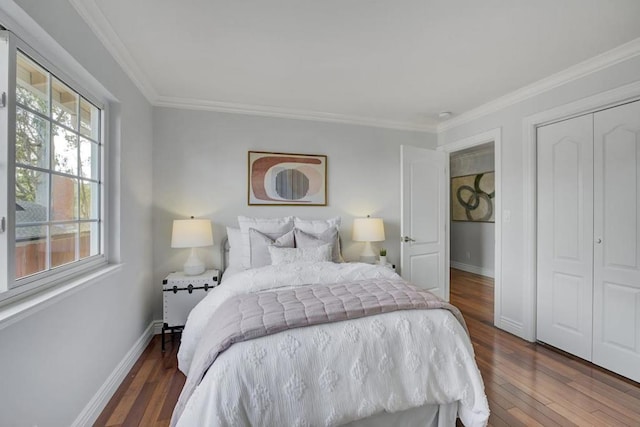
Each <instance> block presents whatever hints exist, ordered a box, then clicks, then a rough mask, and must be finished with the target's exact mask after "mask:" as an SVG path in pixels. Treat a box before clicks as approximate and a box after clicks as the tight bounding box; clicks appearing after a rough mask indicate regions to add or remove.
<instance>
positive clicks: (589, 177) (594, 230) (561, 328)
mask: <svg viewBox="0 0 640 427" xmlns="http://www.w3.org/2000/svg"><path fill="white" fill-rule="evenodd" d="M537 150H538V153H537V155H538V159H537V163H538V171H537V176H538V178H537V179H538V181H537V208H538V212H537V235H538V241H537V248H538V249H537V339H538V340H539V341H542V342H545V343H547V344H549V345H552V346H554V347H557V348H559V349H561V350H564V351H566V352H569V353H572V354H575V355H576V356H579V357H581V358H583V359H585V360H588V361H591V362H593V363H594V364H596V365H599V366H602V367H604V368H606V369H609V370H612V371H614V372H617V373H619V374H621V375H624V376H626V377H628V378H631V379H633V380H635V381H640V101H636V102H633V103H629V104H624V105H620V106H617V107H613V108H609V109H606V110H602V111H598V112H595V113H591V114H587V115H583V116H580V117H576V118H572V119H569V120H565V121H562V122H557V123H553V124H549V125H546V126H541V127H539V128H538V131H537Z"/></svg>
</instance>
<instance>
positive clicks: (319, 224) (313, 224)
mask: <svg viewBox="0 0 640 427" xmlns="http://www.w3.org/2000/svg"><path fill="white" fill-rule="evenodd" d="M293 221H294V225H295V227H296V228H297V229H299V230H302V231H304V232H305V233H315V234H318V233H322V232H324V231H326V230H328V229H329V228H331V227H336V228H337V229H338V230H340V223H341V222H342V220H341V218H340V217H339V216H337V217H335V218H329V219H302V218H298V217H295V218H294V220H293Z"/></svg>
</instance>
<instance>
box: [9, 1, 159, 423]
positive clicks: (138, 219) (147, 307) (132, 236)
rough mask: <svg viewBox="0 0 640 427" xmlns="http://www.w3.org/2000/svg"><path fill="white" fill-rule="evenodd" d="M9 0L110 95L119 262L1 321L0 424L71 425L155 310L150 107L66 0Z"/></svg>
mask: <svg viewBox="0 0 640 427" xmlns="http://www.w3.org/2000/svg"><path fill="white" fill-rule="evenodd" d="M17 3H18V4H19V5H20V6H21V7H22V8H23V9H24V10H25V11H26V12H27V13H28V14H29V15H31V17H33V19H35V21H36V22H37V23H38V24H39V25H40V26H41V27H42V28H43V29H44V30H45V31H47V32H48V33H49V34H50V35H51V36H53V38H54V39H56V40H57V42H58V43H59V44H60V45H62V47H64V48H65V49H66V50H67V51H68V52H69V53H70V54H71V55H72V56H73V57H74V58H75V59H76V60H77V61H78V62H79V63H80V64H81V65H83V66H84V67H85V68H86V70H88V71H89V73H90V74H92V75H93V76H94V77H95V78H96V79H97V80H98V81H99V82H100V83H101V84H102V85H103V86H104V88H106V90H108V91H109V92H110V94H111V95H112V97H113V99H114V101H113V103H112V105H111V107H112V108H111V110H110V112H111V113H112V117H111V119H112V123H110V125H109V128H110V130H111V131H112V132H111V135H110V136H111V139H110V140H109V141H107V143H110V144H112V146H111V148H112V149H114V150H112V155H113V158H112V159H111V161H112V166H113V167H114V172H115V173H116V175H115V176H114V178H115V182H118V181H119V182H120V185H119V188H118V186H114V187H112V190H113V193H112V194H111V196H112V197H113V196H115V199H114V200H113V201H114V202H115V203H114V204H113V207H114V208H115V211H116V212H115V213H116V217H117V219H119V220H120V228H119V230H116V232H117V234H118V235H119V236H120V237H121V239H120V241H119V244H118V248H119V249H118V250H117V251H116V254H118V253H119V258H120V260H121V262H122V263H123V265H122V268H121V269H119V270H118V271H116V272H115V273H113V274H111V275H109V276H106V277H103V278H102V279H100V280H97V281H94V282H93V283H90V284H89V285H88V286H87V287H85V288H83V289H82V290H80V291H78V292H76V293H74V294H72V295H70V296H68V297H66V298H64V299H62V300H60V301H58V302H56V303H54V304H52V305H50V306H47V307H46V308H44V309H42V310H41V311H38V312H37V313H35V314H32V315H30V316H29V317H26V318H24V319H22V320H20V321H18V322H16V323H13V324H10V325H8V326H6V327H4V328H3V329H0V343H1V344H0V384H1V386H0V425H2V426H12V427H17V426H28V427H32V426H34V425H38V426H40V427H45V426H70V425H71V424H72V423H73V422H74V420H75V419H76V417H78V415H79V414H80V413H81V411H82V410H83V408H85V406H86V405H87V403H88V402H89V401H90V399H91V398H92V397H93V396H94V395H95V394H96V392H97V391H98V390H99V388H100V387H101V386H102V385H103V383H104V382H105V380H106V379H107V378H108V377H109V375H110V374H111V373H112V371H113V370H114V368H115V367H116V366H117V365H118V364H119V363H120V362H121V360H122V359H123V357H124V356H125V354H126V353H127V352H128V351H129V350H130V349H131V348H132V346H133V345H134V343H135V342H136V340H137V339H138V338H139V337H141V336H142V334H143V332H144V331H145V330H146V329H147V327H148V326H149V325H150V323H151V321H152V320H153V319H154V318H157V316H158V307H157V305H158V295H159V294H160V291H159V289H160V286H159V285H157V284H156V283H154V282H153V281H152V277H151V263H152V262H151V247H152V244H153V243H152V234H151V187H152V186H151V155H150V153H151V149H152V128H151V125H152V109H151V107H150V105H149V103H148V102H147V101H146V100H145V99H144V98H143V97H142V96H141V94H140V92H139V91H138V89H137V88H136V87H135V86H134V85H133V84H132V82H131V81H130V80H129V79H128V78H127V77H126V75H125V74H124V72H123V71H122V70H121V69H120V68H119V66H118V65H117V64H116V63H115V61H114V60H113V58H112V57H111V55H110V54H109V53H108V52H107V51H106V50H105V49H104V47H103V46H102V45H101V44H100V42H99V41H98V40H97V39H96V38H95V37H94V35H93V33H92V32H91V30H90V29H89V28H88V27H87V26H86V25H85V24H84V21H82V19H81V18H80V17H79V16H78V15H77V14H76V12H75V10H74V9H73V8H72V7H71V5H70V4H69V2H68V1H67V0H48V1H35V0H19V1H18V2H17ZM11 4H12V2H10V1H7V2H3V3H2V5H1V6H0V7H8V6H7V5H11ZM5 12H6V10H5ZM41 53H42V54H44V55H45V56H47V52H41ZM118 231H119V232H118ZM154 316H155V317H154Z"/></svg>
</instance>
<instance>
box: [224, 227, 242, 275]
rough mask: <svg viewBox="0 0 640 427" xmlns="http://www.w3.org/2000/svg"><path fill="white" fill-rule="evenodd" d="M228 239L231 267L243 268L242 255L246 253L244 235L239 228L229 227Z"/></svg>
mask: <svg viewBox="0 0 640 427" xmlns="http://www.w3.org/2000/svg"><path fill="white" fill-rule="evenodd" d="M227 240H228V241H229V260H228V261H227V262H228V263H229V265H228V266H227V268H229V267H233V268H238V267H239V268H242V255H243V253H244V249H243V244H242V235H241V234H240V229H239V228H232V227H227Z"/></svg>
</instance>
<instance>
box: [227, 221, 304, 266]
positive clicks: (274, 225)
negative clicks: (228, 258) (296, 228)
mask: <svg viewBox="0 0 640 427" xmlns="http://www.w3.org/2000/svg"><path fill="white" fill-rule="evenodd" d="M238 225H239V226H240V234H241V235H242V245H243V250H242V266H243V267H244V268H250V267H251V242H250V241H249V229H250V228H253V229H254V230H258V231H260V232H261V233H264V234H267V235H277V236H282V235H283V234H285V233H287V232H289V231H291V230H293V217H292V216H288V217H284V218H250V217H246V216H238Z"/></svg>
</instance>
